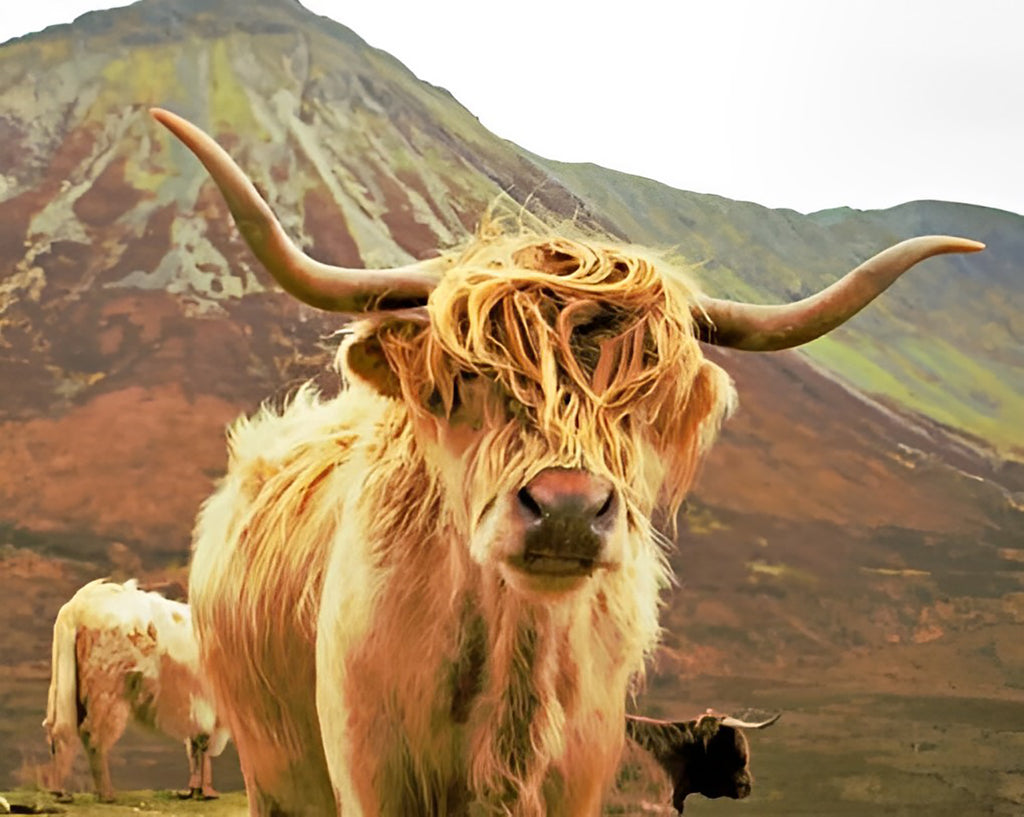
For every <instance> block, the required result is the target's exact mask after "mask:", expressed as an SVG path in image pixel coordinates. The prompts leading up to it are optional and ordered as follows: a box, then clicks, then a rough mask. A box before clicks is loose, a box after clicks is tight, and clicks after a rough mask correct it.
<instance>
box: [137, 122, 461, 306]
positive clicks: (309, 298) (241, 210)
mask: <svg viewBox="0 0 1024 817" xmlns="http://www.w3.org/2000/svg"><path fill="white" fill-rule="evenodd" d="M150 113H151V114H152V116H153V118H154V119H156V121H157V122H159V123H160V124H161V125H163V126H164V127H166V128H167V129H168V130H169V131H170V132H171V133H173V134H174V135H175V136H177V137H178V138H179V139H180V140H181V141H182V142H184V143H185V146H186V147H188V149H189V150H191V151H192V152H193V153H194V154H195V155H196V157H197V158H198V159H199V161H200V162H202V163H203V165H204V166H205V167H206V169H207V171H209V173H210V176H211V177H212V178H213V180H214V181H215V182H216V183H217V186H218V187H219V188H220V191H221V193H222V194H223V195H224V200H225V201H226V202H227V205H228V209H229V210H230V211H231V215H232V216H233V217H234V219H235V224H236V225H238V230H239V232H240V233H241V234H242V237H243V238H244V239H245V242H246V243H247V244H248V245H249V248H250V249H251V250H252V251H253V254H254V255H255V256H256V257H257V258H258V259H259V260H260V262H261V263H262V264H263V266H264V267H266V268H267V271H268V272H269V273H270V274H271V275H273V276H274V278H275V279H276V280H277V282H278V283H279V284H281V286H282V287H283V288H284V289H285V290H286V291H287V292H289V293H290V294H291V295H294V296H295V297H296V298H298V299H299V300H300V301H303V302H305V303H307V304H309V305H310V306H315V307H317V308H318V309H324V310H327V311H329V312H372V311H379V310H391V309H402V308H405V307H414V306H422V305H423V304H425V303H426V301H427V297H428V296H429V295H430V292H431V290H432V289H433V288H434V287H435V286H437V282H438V280H439V279H440V276H441V272H442V270H443V269H444V265H445V263H446V262H445V261H443V260H442V259H440V258H433V259H429V260H426V261H419V262H417V263H413V264H409V265H407V266H404V267H395V268H393V269H379V270H367V269H348V268H346V267H334V266H330V265H329V264H323V263H321V262H319V261H317V260H316V259H314V258H310V257H309V256H308V255H306V254H305V253H304V252H302V250H300V249H299V248H298V247H297V246H295V244H294V242H293V241H292V240H291V239H290V238H289V237H288V235H287V234H286V233H285V231H284V228H282V227H281V223H280V222H279V221H278V220H277V217H276V216H275V215H274V213H273V211H272V210H271V209H270V207H269V205H268V204H267V203H266V202H265V201H264V200H263V198H262V197H261V196H260V194H259V192H257V190H256V188H255V187H254V186H253V184H252V182H251V181H249V179H248V177H247V176H246V175H245V173H243V172H242V169H241V168H240V167H239V166H238V165H237V164H235V161H234V160H233V159H232V158H231V157H230V156H229V155H228V154H227V152H226V151H225V150H224V149H223V148H222V147H221V146H220V145H218V144H217V142H215V141H214V140H213V139H212V138H211V137H210V136H209V135H208V134H206V133H205V132H204V131H202V130H201V129H200V128H198V127H196V126H195V125H193V124H192V123H191V122H189V121H188V120H187V119H182V118H181V117H180V116H178V115H176V114H173V113H171V112H170V111H165V110H163V109H162V108H151V109H150Z"/></svg>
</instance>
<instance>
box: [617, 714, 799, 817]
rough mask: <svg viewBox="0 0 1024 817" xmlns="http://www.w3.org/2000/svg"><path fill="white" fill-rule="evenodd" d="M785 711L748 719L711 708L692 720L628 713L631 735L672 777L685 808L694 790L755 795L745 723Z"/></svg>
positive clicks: (679, 806) (755, 724) (675, 801)
mask: <svg viewBox="0 0 1024 817" xmlns="http://www.w3.org/2000/svg"><path fill="white" fill-rule="evenodd" d="M778 719H779V715H775V716H773V717H771V718H767V719H765V720H761V721H742V720H739V719H737V718H733V717H730V716H728V715H727V716H719V715H715V714H713V713H711V712H710V711H708V712H707V713H705V714H703V715H701V716H700V717H698V718H696V719H694V720H692V721H663V720H656V719H654V718H643V717H638V716H635V715H627V716H626V735H627V736H628V737H629V739H630V740H632V741H633V742H634V743H636V744H637V745H638V746H639V747H640V748H641V749H643V750H644V751H645V752H647V753H648V754H649V755H650V756H651V757H652V758H653V759H654V761H655V762H656V763H657V764H658V766H660V767H661V769H662V771H664V772H665V774H666V775H668V778H669V780H670V781H671V783H672V806H673V807H674V808H675V810H676V811H677V812H679V813H680V814H682V813H683V803H684V801H685V800H686V798H687V797H688V796H689V795H691V794H702V795H704V796H705V797H707V798H710V799H715V798H718V797H730V798H732V799H733V800H742V799H743V798H744V797H749V796H750V790H751V787H752V785H753V782H754V778H753V775H751V773H750V747H749V745H748V744H747V738H746V736H745V735H744V734H743V730H744V729H764V728H765V727H768V726H771V725H772V724H773V723H775V722H776V721H777V720H778Z"/></svg>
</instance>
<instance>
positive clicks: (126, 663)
mask: <svg viewBox="0 0 1024 817" xmlns="http://www.w3.org/2000/svg"><path fill="white" fill-rule="evenodd" d="M51 673H52V674H51V678H50V692H49V698H48V701H47V706H46V720H44V721H43V728H44V729H45V730H46V736H47V739H48V741H49V744H50V751H51V754H52V756H53V762H52V766H51V770H50V775H51V779H50V780H49V784H50V786H51V788H53V789H54V790H56V791H57V792H58V794H59V795H60V797H61V799H69V795H68V793H67V792H66V790H65V788H64V786H65V784H66V782H67V777H68V774H69V773H70V770H71V763H72V761H73V760H74V756H75V750H76V747H77V744H78V741H79V739H81V742H82V744H83V745H84V746H85V750H86V754H87V755H88V758H89V769H90V771H91V772H92V778H93V782H94V784H95V786H96V793H97V795H98V796H99V799H100V800H101V801H104V802H111V801H113V799H114V787H113V785H112V783H111V780H110V766H109V757H108V756H109V753H110V749H111V747H113V745H114V744H115V743H117V741H118V740H120V738H121V735H123V734H124V730H125V727H126V726H127V725H128V721H129V720H135V721H136V722H137V723H140V724H142V725H144V726H146V727H149V728H151V729H154V730H156V731H157V732H160V733H162V734H165V735H168V736H169V737H172V738H174V739H175V740H180V741H183V742H184V744H185V751H186V752H187V754H188V762H189V772H190V774H189V784H188V794H189V795H191V796H193V797H215V796H216V794H217V793H216V792H215V791H214V789H213V780H212V771H211V764H210V758H211V757H216V756H217V755H219V754H220V753H221V752H222V751H224V747H225V745H226V744H227V741H228V733H227V731H226V730H225V729H224V728H223V727H222V726H220V724H219V722H218V720H217V714H216V709H215V707H214V704H213V699H212V696H211V695H210V694H209V692H208V690H207V686H206V682H205V679H204V678H203V675H202V673H201V671H200V668H199V646H198V644H197V643H196V638H195V634H194V632H193V630H192V619H191V616H190V614H189V608H188V605H186V604H182V603H181V602H177V601H170V600H168V599H165V598H164V597H163V596H161V595H159V594H157V593H148V592H144V591H142V590H139V588H138V587H137V585H136V583H135V581H134V580H132V581H128V582H125V583H124V584H116V583H112V582H108V581H106V580H104V579H97V580H96V581H93V582H89V584H87V585H85V587H83V588H81V589H80V590H79V591H78V592H77V593H75V595H74V596H72V598H71V600H70V601H68V602H67V603H66V604H65V605H64V606H63V607H61V608H60V612H58V613H57V620H56V622H55V623H54V625H53V663H52V667H51Z"/></svg>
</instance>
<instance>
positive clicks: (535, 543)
mask: <svg viewBox="0 0 1024 817" xmlns="http://www.w3.org/2000/svg"><path fill="white" fill-rule="evenodd" d="M618 505H619V502H618V500H617V499H616V495H615V492H614V491H613V490H612V486H611V483H609V482H608V481H607V480H606V479H603V478H602V477H598V476H595V475H594V474H590V473H587V472H586V471H581V470H577V469H570V468H548V469H546V470H544V471H541V472H540V473H539V474H538V475H537V476H536V477H534V478H533V479H532V480H530V482H529V483H527V484H526V485H525V486H524V487H523V488H521V489H520V490H519V492H518V494H517V495H516V512H517V513H518V514H519V518H520V520H521V521H522V523H523V526H524V534H523V550H522V552H521V553H520V554H518V555H515V556H513V557H512V558H511V559H510V563H511V564H512V566H513V567H515V568H517V569H519V570H522V571H524V572H526V573H531V574H535V575H540V576H566V577H572V576H589V575H590V574H591V573H593V572H594V570H595V569H596V568H597V567H600V566H601V562H602V556H603V552H604V549H605V544H606V542H607V539H608V536H609V533H610V532H611V530H612V528H613V527H614V524H615V518H616V515H617V513H618Z"/></svg>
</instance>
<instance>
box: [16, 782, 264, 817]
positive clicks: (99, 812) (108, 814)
mask: <svg viewBox="0 0 1024 817" xmlns="http://www.w3.org/2000/svg"><path fill="white" fill-rule="evenodd" d="M0 794H2V795H3V796H4V797H5V798H7V801H8V802H9V803H10V804H11V806H12V807H14V806H16V805H22V806H29V807H31V808H34V809H35V810H36V811H35V813H39V814H73V815H76V817H116V816H117V815H119V814H124V815H128V814H131V815H147V814H163V815H170V816H171V817H191V815H198V814H202V815H204V817H246V815H248V813H249V810H248V807H247V806H246V800H245V793H244V792H228V793H222V794H221V796H220V799H218V800H204V801H200V800H180V799H179V798H178V796H177V794H175V793H174V792H172V791H153V790H142V791H124V792H118V794H117V799H116V801H115V802H114V803H100V802H98V801H97V800H96V797H95V795H92V794H76V795H75V797H74V802H73V803H57V802H56V800H55V799H54V798H53V796H52V795H50V794H48V793H46V792H40V791H35V790H31V789H16V790H14V791H9V792H0ZM30 813H31V812H30Z"/></svg>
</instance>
